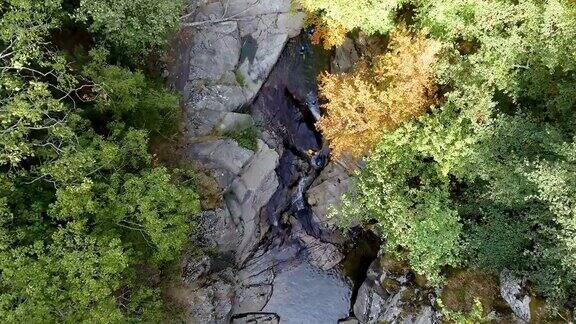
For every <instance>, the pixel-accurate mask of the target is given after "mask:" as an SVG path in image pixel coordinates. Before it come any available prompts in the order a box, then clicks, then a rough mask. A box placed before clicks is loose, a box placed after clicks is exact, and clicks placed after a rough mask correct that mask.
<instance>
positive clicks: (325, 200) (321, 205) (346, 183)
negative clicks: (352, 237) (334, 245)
mask: <svg viewBox="0 0 576 324" xmlns="http://www.w3.org/2000/svg"><path fill="white" fill-rule="evenodd" d="M349 187H350V175H349V174H348V172H347V171H346V169H345V168H344V167H343V166H342V165H340V164H338V163H336V162H333V161H331V162H330V163H328V165H327V166H326V168H324V170H323V171H322V173H321V174H320V176H319V177H318V178H316V180H315V181H314V182H313V183H312V186H311V187H310V189H308V192H307V194H306V196H307V199H308V203H309V204H310V206H311V207H312V212H313V216H312V217H313V219H314V221H315V222H316V223H318V224H321V225H322V227H323V228H324V232H326V234H327V235H324V236H325V237H324V236H323V238H324V239H325V240H329V241H333V240H334V235H330V234H336V236H337V237H339V236H338V235H337V234H338V233H339V231H338V229H337V228H336V225H337V222H336V220H335V219H332V218H330V217H329V209H330V208H331V207H334V208H337V207H338V206H339V205H340V203H341V198H342V194H344V193H345V192H347V191H348V188H349ZM339 238H340V239H341V237H339Z"/></svg>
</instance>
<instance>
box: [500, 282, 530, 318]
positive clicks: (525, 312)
mask: <svg viewBox="0 0 576 324" xmlns="http://www.w3.org/2000/svg"><path fill="white" fill-rule="evenodd" d="M524 284H525V283H524V281H523V280H520V279H518V278H514V277H513V276H512V275H511V274H510V273H508V272H507V271H503V272H502V273H500V295H501V296H502V298H504V300H505V301H506V303H508V306H510V308H511V309H512V312H514V315H516V317H517V319H518V320H519V321H520V322H521V323H528V322H529V321H530V296H528V294H526V293H522V292H521V291H522V286H523V285H524Z"/></svg>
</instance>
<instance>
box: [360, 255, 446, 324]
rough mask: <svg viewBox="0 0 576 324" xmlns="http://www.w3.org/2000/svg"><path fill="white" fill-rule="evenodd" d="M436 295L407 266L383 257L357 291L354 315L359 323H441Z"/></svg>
mask: <svg viewBox="0 0 576 324" xmlns="http://www.w3.org/2000/svg"><path fill="white" fill-rule="evenodd" d="M434 296H435V295H434V293H433V292H432V291H429V290H426V289H424V288H422V287H419V286H418V285H416V284H415V282H414V278H413V274H412V273H411V272H410V270H409V269H408V268H406V267H404V266H402V265H401V264H399V263H397V262H394V261H391V260H386V259H385V258H383V257H382V256H380V257H378V258H377V259H376V260H375V261H374V262H373V263H372V264H371V265H370V268H369V269H368V273H367V277H366V280H365V281H364V282H363V283H362V285H361V286H360V289H359V290H358V295H357V297H356V302H355V303H354V314H355V315H356V318H357V319H358V320H359V321H360V323H438V322H439V314H438V313H437V312H436V311H435V310H434V308H433V305H434V299H435V297H434Z"/></svg>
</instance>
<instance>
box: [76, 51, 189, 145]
mask: <svg viewBox="0 0 576 324" xmlns="http://www.w3.org/2000/svg"><path fill="white" fill-rule="evenodd" d="M90 56H91V57H92V61H91V63H90V64H88V65H87V66H86V67H85V69H84V72H83V74H84V75H86V76H87V77H89V78H90V79H92V80H93V81H94V82H95V83H96V84H97V88H96V89H95V92H96V98H95V101H96V107H97V108H98V109H99V110H100V113H109V114H111V115H112V116H113V117H114V118H115V119H116V120H122V121H124V122H125V123H127V124H128V125H129V126H134V127H138V128H144V129H148V130H150V131H151V132H153V133H155V134H160V133H163V134H170V133H171V132H174V131H176V129H177V128H176V127H177V124H178V117H179V100H180V99H179V96H178V95H177V94H176V93H173V92H171V91H169V90H167V89H165V88H164V87H163V86H162V85H160V84H158V83H156V82H154V81H151V80H149V79H147V78H146V76H145V75H144V74H143V73H142V72H141V71H136V72H132V71H130V70H129V69H127V68H124V67H121V66H117V65H110V64H107V63H106V58H107V57H108V52H107V51H106V50H105V49H102V48H99V49H94V50H92V51H91V52H90Z"/></svg>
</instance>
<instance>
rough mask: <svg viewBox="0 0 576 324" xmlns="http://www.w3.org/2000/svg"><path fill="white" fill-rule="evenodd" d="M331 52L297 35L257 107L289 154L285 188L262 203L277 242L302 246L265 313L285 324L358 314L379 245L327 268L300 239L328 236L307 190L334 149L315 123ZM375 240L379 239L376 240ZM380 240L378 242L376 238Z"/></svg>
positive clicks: (281, 171) (281, 173)
mask: <svg viewBox="0 0 576 324" xmlns="http://www.w3.org/2000/svg"><path fill="white" fill-rule="evenodd" d="M329 60H330V53H328V52H326V51H324V50H323V49H322V48H321V47H316V46H312V45H310V44H309V43H308V41H307V39H306V37H305V36H300V37H297V38H294V39H292V40H290V41H289V42H288V44H287V46H286V48H285V50H284V52H283V54H282V56H281V57H280V59H279V61H278V63H277V64H276V66H275V68H274V69H273V70H272V72H271V74H270V76H269V78H268V80H267V81H266V83H265V84H264V85H263V87H262V89H261V90H260V93H259V95H258V97H257V98H256V99H255V101H254V103H253V104H252V106H251V107H250V112H251V114H252V116H253V117H254V118H255V120H256V121H257V123H258V124H259V125H260V127H261V128H262V130H263V131H265V132H266V133H267V134H268V136H269V138H268V139H267V142H268V144H270V145H271V146H273V147H275V149H276V150H277V151H279V152H281V158H280V164H279V166H278V168H277V169H276V173H277V175H278V178H279V182H280V186H279V188H278V190H277V192H276V193H275V194H274V196H273V197H272V199H271V200H270V202H269V203H268V204H267V205H266V206H265V207H264V208H263V209H262V213H263V215H264V216H265V219H268V221H269V223H270V224H271V225H272V230H271V233H272V234H271V235H272V237H271V238H270V241H272V242H274V243H273V244H272V245H274V246H275V247H273V248H270V249H269V251H268V253H266V254H267V255H268V256H267V257H269V258H278V256H277V255H275V254H276V253H277V252H275V251H278V250H282V246H284V247H286V246H289V245H290V246H295V245H300V246H299V248H298V250H299V251H300V252H299V253H298V254H297V256H296V261H295V262H294V261H293V262H290V266H287V267H284V268H281V267H277V268H276V269H275V272H276V275H275V279H274V283H273V287H274V288H273V292H272V295H271V298H270V300H269V301H268V302H267V304H266V306H265V307H264V309H263V311H264V312H270V313H276V314H278V315H280V318H281V321H282V323H336V322H337V321H338V320H339V319H343V318H346V317H347V316H348V315H350V313H351V306H352V303H353V296H354V295H355V292H354V291H355V289H357V288H358V286H359V283H361V281H362V280H363V279H364V277H365V275H363V274H365V271H366V268H367V266H368V264H369V263H370V262H371V261H372V260H373V259H374V258H375V256H376V252H377V248H376V249H374V248H371V249H366V247H365V246H360V248H361V249H363V250H365V252H359V253H358V252H354V251H355V249H354V246H347V247H344V246H341V247H339V248H340V249H341V250H347V251H346V252H349V253H348V255H349V256H350V257H348V258H347V260H351V261H350V262H348V263H352V264H353V265H352V266H348V267H346V269H344V267H342V266H337V267H336V268H334V269H331V270H327V271H325V270H321V269H319V268H317V267H315V266H313V265H311V264H310V263H309V262H308V258H309V257H310V253H308V251H307V250H306V249H307V247H306V246H303V245H302V244H301V243H300V242H299V240H298V238H297V237H298V235H297V232H298V231H304V232H305V233H306V234H307V235H310V236H313V237H314V238H316V239H319V240H323V239H326V237H325V235H326V233H323V231H322V227H321V226H320V224H317V223H315V222H314V220H313V218H312V211H311V209H310V206H309V205H308V203H307V200H306V197H305V195H306V191H307V190H308V189H309V187H310V185H311V184H312V183H313V181H314V180H315V179H316V177H317V176H318V175H319V174H320V172H321V171H322V170H323V168H324V167H325V166H326V164H327V163H328V161H329V149H328V147H327V145H326V143H325V142H324V141H323V139H322V136H321V134H320V133H319V132H317V131H316V129H315V126H314V124H315V122H316V121H317V120H318V119H319V118H320V102H319V99H318V95H317V92H318V88H317V77H318V75H319V74H320V73H321V72H322V71H326V70H327V69H328V66H329ZM370 243H374V242H372V241H370ZM376 244H377V243H376Z"/></svg>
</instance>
